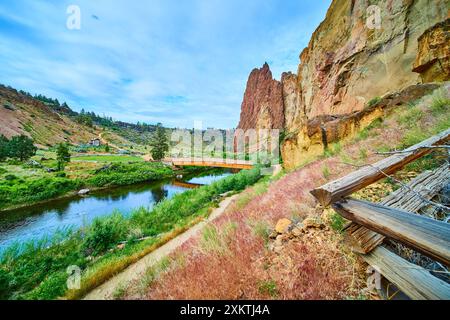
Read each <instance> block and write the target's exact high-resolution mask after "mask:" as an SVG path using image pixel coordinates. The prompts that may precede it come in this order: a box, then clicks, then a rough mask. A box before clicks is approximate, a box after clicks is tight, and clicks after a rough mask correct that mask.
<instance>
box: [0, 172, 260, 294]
mask: <svg viewBox="0 0 450 320" xmlns="http://www.w3.org/2000/svg"><path fill="white" fill-rule="evenodd" d="M259 178H260V173H259V169H258V168H255V169H252V170H247V171H241V172H239V173H237V174H235V175H232V176H229V177H226V178H224V179H222V180H220V181H217V182H214V183H213V184H211V185H209V186H204V187H200V188H198V189H192V190H188V191H186V192H183V193H179V194H177V195H175V196H174V197H173V198H172V199H170V200H164V201H162V202H160V203H158V204H157V205H156V206H154V207H153V208H151V209H146V208H140V209H136V210H135V211H134V212H132V213H131V214H130V215H129V216H127V217H124V216H123V215H122V214H120V213H115V214H113V215H111V216H108V217H104V218H99V219H96V220H94V222H93V223H92V224H91V225H90V226H88V227H86V228H82V229H80V230H75V231H66V232H61V233H60V234H57V235H55V236H54V237H52V238H51V239H42V241H38V242H34V243H27V244H22V245H20V246H16V247H12V248H9V249H8V250H6V251H5V252H4V253H3V255H2V257H1V261H0V283H2V284H5V285H4V286H3V285H2V287H1V289H0V298H3V299H55V298H58V297H62V296H65V297H67V298H79V297H82V296H84V294H86V293H87V292H89V291H90V290H92V289H93V288H95V287H97V286H98V285H100V284H101V283H103V282H104V281H106V280H108V279H109V278H111V277H112V276H113V275H115V274H117V273H118V272H120V271H122V270H124V269H125V268H126V267H128V266H129V265H130V264H132V263H134V262H136V261H137V260H139V259H140V258H142V257H143V256H145V255H146V254H148V253H149V252H151V251H153V250H154V249H155V248H158V247H159V246H161V245H162V244H164V243H166V242H167V241H169V240H170V239H171V237H175V236H177V235H178V234H180V233H181V232H184V231H185V230H186V229H187V228H189V227H190V226H192V225H193V224H195V223H196V222H198V221H199V220H201V219H203V218H205V217H207V216H208V215H209V213H210V210H211V208H212V207H214V206H215V205H217V203H218V199H219V198H220V195H221V194H223V193H226V192H230V191H232V192H239V191H240V190H243V189H245V188H246V187H247V186H249V185H251V184H253V183H255V182H256V181H258V180H259ZM139 239H143V240H142V241H140V240H139ZM44 265H45V267H44ZM68 266H77V268H80V269H81V270H83V272H82V275H81V288H80V289H79V290H70V291H67V286H66V282H67V278H68V274H67V273H66V268H67V267H68Z"/></svg>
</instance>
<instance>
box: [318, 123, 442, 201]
mask: <svg viewBox="0 0 450 320" xmlns="http://www.w3.org/2000/svg"><path fill="white" fill-rule="evenodd" d="M449 135H450V129H447V130H446V131H444V132H442V133H440V134H438V135H436V136H433V137H431V138H429V139H427V140H425V141H422V142H421V143H419V144H416V145H414V146H412V147H410V148H408V149H406V150H405V151H404V152H402V153H399V154H397V155H393V156H391V157H389V158H386V159H383V160H381V161H379V162H377V163H375V164H373V165H371V166H366V167H364V168H361V169H360V170H357V171H354V172H353V173H351V174H349V175H347V176H345V177H343V178H341V179H338V180H335V181H332V182H330V183H328V184H326V185H324V186H321V187H319V188H317V189H314V190H312V191H311V193H312V194H313V196H315V197H316V199H317V200H318V201H319V202H320V203H321V204H322V205H323V206H328V205H330V204H331V203H332V202H335V201H337V200H339V199H341V198H343V197H346V196H348V195H350V194H352V193H353V192H355V191H358V190H360V189H362V188H364V187H366V186H368V185H370V184H372V183H374V182H375V181H378V180H380V179H382V178H384V177H385V174H391V173H394V172H395V171H397V170H399V169H401V168H402V167H403V166H405V165H406V164H408V163H410V162H412V161H414V160H416V159H417V158H420V157H422V156H424V155H426V154H427V153H429V152H431V150H430V149H427V148H426V147H427V146H433V145H438V144H445V143H446V142H447V141H448V140H449Z"/></svg>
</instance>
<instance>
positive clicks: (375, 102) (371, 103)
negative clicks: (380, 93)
mask: <svg viewBox="0 0 450 320" xmlns="http://www.w3.org/2000/svg"><path fill="white" fill-rule="evenodd" d="M380 101H381V97H375V98H373V99H371V100H369V102H368V103H367V107H369V108H370V107H373V106H374V105H376V104H377V103H379V102H380Z"/></svg>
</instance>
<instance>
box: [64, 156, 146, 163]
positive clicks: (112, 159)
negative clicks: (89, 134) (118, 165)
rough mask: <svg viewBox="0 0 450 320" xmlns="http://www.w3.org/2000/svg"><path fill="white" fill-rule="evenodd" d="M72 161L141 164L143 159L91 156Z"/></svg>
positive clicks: (76, 158)
mask: <svg viewBox="0 0 450 320" xmlns="http://www.w3.org/2000/svg"><path fill="white" fill-rule="evenodd" d="M72 161H95V162H143V161H144V159H143V158H142V157H138V156H129V155H123V156H122V155H104V156H102V155H92V156H80V157H73V158H72Z"/></svg>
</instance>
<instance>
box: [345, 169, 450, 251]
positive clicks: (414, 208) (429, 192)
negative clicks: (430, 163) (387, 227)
mask: <svg viewBox="0 0 450 320" xmlns="http://www.w3.org/2000/svg"><path fill="white" fill-rule="evenodd" d="M449 180H450V170H449V168H448V165H447V164H445V165H443V166H441V167H439V168H438V169H436V170H433V171H425V172H423V173H422V174H420V175H419V176H417V177H416V178H414V179H413V180H411V182H409V183H408V185H407V186H403V187H402V188H400V189H398V190H396V191H394V192H393V193H391V194H390V195H389V196H387V197H386V198H384V199H383V200H382V201H381V204H383V205H385V206H389V207H392V208H398V209H401V210H403V211H408V212H414V213H416V212H418V211H419V210H420V209H422V208H423V207H425V206H427V205H428V204H429V202H427V200H431V199H432V198H433V197H434V196H435V195H436V194H437V193H439V192H440V191H441V190H442V188H443V187H444V185H445V184H446V183H448V182H449ZM419 195H420V196H419ZM344 231H345V233H344V239H345V242H346V243H347V245H349V247H350V248H351V249H352V250H353V251H354V252H357V253H361V254H366V253H369V252H370V251H372V250H373V249H374V248H376V247H377V246H378V245H380V244H381V243H382V242H383V240H384V239H385V237H384V236H383V235H381V234H379V233H376V232H375V231H372V230H370V229H367V228H366V227H364V226H361V225H359V224H356V223H354V222H353V223H351V224H350V225H349V226H347V227H346V228H345V229H344Z"/></svg>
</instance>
